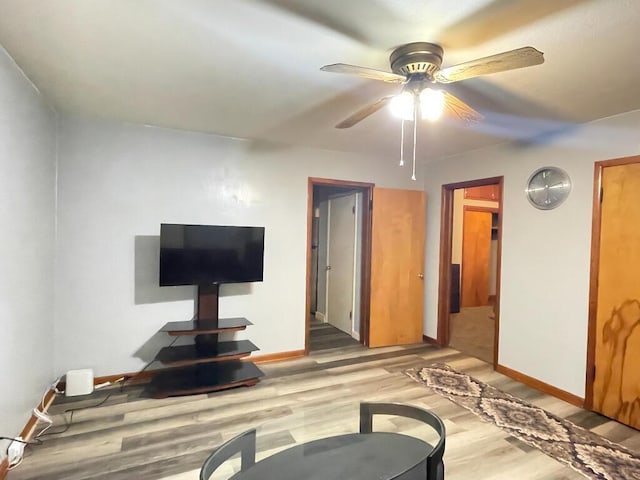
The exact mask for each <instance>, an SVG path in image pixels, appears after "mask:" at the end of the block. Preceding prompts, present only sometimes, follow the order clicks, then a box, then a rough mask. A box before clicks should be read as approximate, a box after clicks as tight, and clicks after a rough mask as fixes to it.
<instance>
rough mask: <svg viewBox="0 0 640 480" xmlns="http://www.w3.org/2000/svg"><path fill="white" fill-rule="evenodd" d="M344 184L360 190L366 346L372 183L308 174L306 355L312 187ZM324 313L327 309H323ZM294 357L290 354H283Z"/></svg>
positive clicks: (362, 309) (307, 343)
mask: <svg viewBox="0 0 640 480" xmlns="http://www.w3.org/2000/svg"><path fill="white" fill-rule="evenodd" d="M314 186H318V187H347V188H351V189H354V190H359V191H360V193H362V200H363V206H364V208H363V209H362V237H361V238H362V252H361V262H362V267H361V274H360V275H361V284H362V288H361V292H360V340H359V341H360V343H362V344H364V345H365V346H368V345H369V307H370V304H371V298H370V297H371V241H372V238H371V235H372V231H371V228H372V227H371V224H372V211H371V209H372V205H373V189H374V187H375V184H373V183H366V182H352V181H350V180H334V179H330V178H319V177H308V179H307V264H306V265H307V267H306V268H307V274H306V283H305V285H306V301H305V302H306V303H305V309H304V311H305V337H304V352H305V355H308V354H309V348H310V342H311V340H310V331H311V315H310V314H309V312H311V281H312V272H311V243H312V242H311V240H312V235H311V234H312V222H313V187H314ZM325 313H327V312H325ZM258 358H259V357H258ZM284 358H293V357H284Z"/></svg>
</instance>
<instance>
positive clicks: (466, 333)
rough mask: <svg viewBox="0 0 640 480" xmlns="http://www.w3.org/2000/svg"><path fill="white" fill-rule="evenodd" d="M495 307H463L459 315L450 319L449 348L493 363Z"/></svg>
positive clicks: (453, 315) (453, 314) (452, 315)
mask: <svg viewBox="0 0 640 480" xmlns="http://www.w3.org/2000/svg"><path fill="white" fill-rule="evenodd" d="M493 308H494V307H493V306H491V305H488V306H483V307H462V308H461V309H460V312H459V313H452V314H451V316H450V317H449V332H450V338H449V346H450V347H451V348H454V349H456V350H458V351H459V352H462V353H466V354H467V355H469V356H471V357H476V358H479V359H480V360H484V361H485V362H487V363H493V339H494V336H495V314H494V311H493Z"/></svg>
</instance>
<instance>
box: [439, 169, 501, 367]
mask: <svg viewBox="0 0 640 480" xmlns="http://www.w3.org/2000/svg"><path fill="white" fill-rule="evenodd" d="M502 182H503V177H494V178H486V179H481V180H474V181H469V182H461V183H455V184H448V185H443V187H442V217H441V232H440V236H441V238H440V275H439V280H440V284H439V301H438V338H437V339H436V342H437V343H438V344H439V345H442V346H451V347H452V348H455V349H457V350H459V351H461V352H463V353H465V354H468V355H471V356H474V357H477V358H480V359H481V360H484V361H486V362H487V363H491V364H493V365H494V366H495V365H496V364H497V360H498V359H497V355H498V332H499V305H500V302H499V298H500V294H499V291H500V256H501V237H502V232H501V223H502V187H503V184H502Z"/></svg>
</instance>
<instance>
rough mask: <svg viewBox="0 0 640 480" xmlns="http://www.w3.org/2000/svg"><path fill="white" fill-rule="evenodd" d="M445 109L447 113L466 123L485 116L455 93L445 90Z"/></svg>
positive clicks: (476, 120)
mask: <svg viewBox="0 0 640 480" xmlns="http://www.w3.org/2000/svg"><path fill="white" fill-rule="evenodd" d="M444 109H445V112H446V113H447V115H451V116H452V117H456V118H457V119H459V120H462V121H463V122H465V123H475V122H479V121H480V120H482V119H483V118H484V117H483V116H482V115H480V114H479V113H478V112H476V111H475V110H474V109H473V108H471V107H470V106H469V105H467V104H466V103H464V102H463V101H462V100H460V99H459V98H458V97H456V96H455V95H451V94H450V93H449V92H444Z"/></svg>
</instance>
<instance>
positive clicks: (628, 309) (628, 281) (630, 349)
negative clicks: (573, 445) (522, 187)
mask: <svg viewBox="0 0 640 480" xmlns="http://www.w3.org/2000/svg"><path fill="white" fill-rule="evenodd" d="M601 195H602V203H601V217H600V248H599V257H600V258H599V262H598V277H597V278H598V279H597V285H598V290H597V308H596V327H595V378H594V382H593V409H594V410H596V411H598V412H600V413H603V414H604V415H606V416H608V417H611V418H614V419H616V420H618V421H620V422H622V423H625V424H627V425H630V426H632V427H634V428H640V369H638V368H637V359H638V358H640V249H639V248H638V245H639V244H640V163H632V164H628V165H618V166H610V167H605V168H604V169H603V170H602V194H601Z"/></svg>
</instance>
